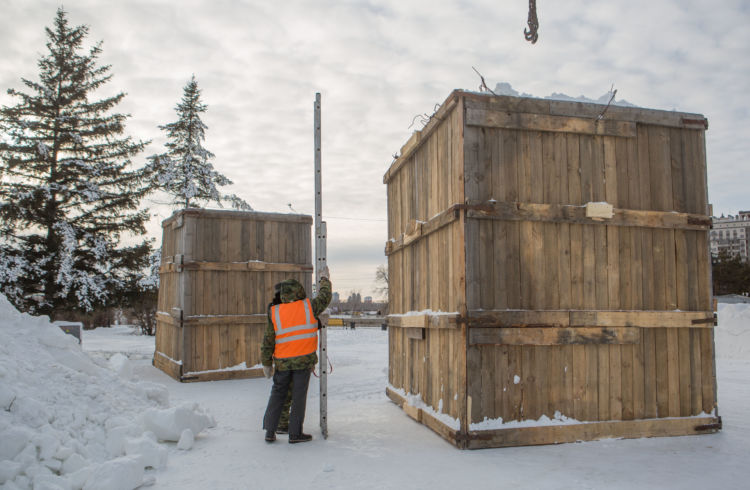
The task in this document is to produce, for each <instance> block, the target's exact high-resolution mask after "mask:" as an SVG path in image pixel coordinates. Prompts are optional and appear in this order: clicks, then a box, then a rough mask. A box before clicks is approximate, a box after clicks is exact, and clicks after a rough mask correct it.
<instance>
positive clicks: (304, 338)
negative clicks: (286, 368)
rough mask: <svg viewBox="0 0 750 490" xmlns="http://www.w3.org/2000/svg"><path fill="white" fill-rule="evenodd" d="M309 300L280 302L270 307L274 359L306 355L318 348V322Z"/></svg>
mask: <svg viewBox="0 0 750 490" xmlns="http://www.w3.org/2000/svg"><path fill="white" fill-rule="evenodd" d="M312 311H313V310H312V305H311V304H310V300H309V299H307V298H305V299H302V300H299V301H293V302H291V303H281V304H278V305H274V306H273V307H272V308H271V321H272V322H273V329H274V331H275V332H276V347H275V348H274V350H273V356H274V357H275V358H276V359H287V358H290V357H299V356H306V355H307V354H312V353H313V352H315V351H316V350H317V348H318V323H317V320H316V319H315V317H314V316H313V313H312Z"/></svg>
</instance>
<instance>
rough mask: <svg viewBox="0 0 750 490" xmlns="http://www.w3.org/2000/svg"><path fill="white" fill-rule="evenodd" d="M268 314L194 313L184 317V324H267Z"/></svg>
mask: <svg viewBox="0 0 750 490" xmlns="http://www.w3.org/2000/svg"><path fill="white" fill-rule="evenodd" d="M267 320H268V316H267V315H264V314H262V313H261V314H255V315H210V316H201V315H192V316H186V317H185V318H184V319H183V325H184V326H188V325H201V326H210V325H248V324H263V325H265V324H266V321H267Z"/></svg>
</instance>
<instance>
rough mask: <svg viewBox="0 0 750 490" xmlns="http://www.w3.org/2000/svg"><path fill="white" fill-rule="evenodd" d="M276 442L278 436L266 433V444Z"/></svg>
mask: <svg viewBox="0 0 750 490" xmlns="http://www.w3.org/2000/svg"><path fill="white" fill-rule="evenodd" d="M275 440H276V434H274V433H273V432H270V431H266V442H273V441H275Z"/></svg>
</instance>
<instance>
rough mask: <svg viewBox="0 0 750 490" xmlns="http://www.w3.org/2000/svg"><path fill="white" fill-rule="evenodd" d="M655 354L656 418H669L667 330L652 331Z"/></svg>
mask: <svg viewBox="0 0 750 490" xmlns="http://www.w3.org/2000/svg"><path fill="white" fill-rule="evenodd" d="M654 342H655V354H656V367H655V369H656V416H657V417H669V416H670V413H671V412H670V402H669V398H670V392H669V350H668V349H669V346H668V345H667V329H665V328H657V329H654Z"/></svg>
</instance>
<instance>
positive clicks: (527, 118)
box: [466, 109, 636, 138]
mask: <svg viewBox="0 0 750 490" xmlns="http://www.w3.org/2000/svg"><path fill="white" fill-rule="evenodd" d="M466 125H467V126H480V127H490V128H503V129H520V130H526V131H553V132H563V133H575V134H598V135H612V136H621V137H624V138H634V137H635V135H636V131H635V123H633V122H629V121H615V120H611V119H595V118H587V119H584V118H579V117H573V116H548V115H542V114H529V113H520V112H500V111H493V110H484V109H467V110H466Z"/></svg>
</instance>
